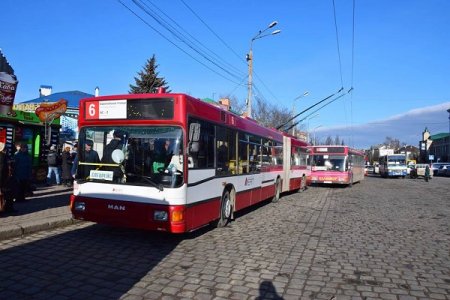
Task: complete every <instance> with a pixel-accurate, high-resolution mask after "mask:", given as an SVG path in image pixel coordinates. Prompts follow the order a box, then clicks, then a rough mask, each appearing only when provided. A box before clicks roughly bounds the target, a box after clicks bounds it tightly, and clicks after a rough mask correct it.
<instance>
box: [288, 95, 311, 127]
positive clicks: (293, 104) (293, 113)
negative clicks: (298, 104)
mask: <svg viewBox="0 0 450 300" xmlns="http://www.w3.org/2000/svg"><path fill="white" fill-rule="evenodd" d="M308 95H309V92H308V91H306V92H304V93H303V94H301V95H300V96H298V97H296V98H294V100H292V118H293V117H294V116H295V100H298V99H300V98H303V97H306V96H308ZM292 123H293V124H294V120H292ZM295 127H296V126H295V125H294V126H293V127H292V135H293V136H295Z"/></svg>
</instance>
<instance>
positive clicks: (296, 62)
mask: <svg viewBox="0 0 450 300" xmlns="http://www.w3.org/2000/svg"><path fill="white" fill-rule="evenodd" d="M121 1H122V2H123V3H124V4H125V5H126V6H128V7H129V8H130V9H132V10H134V11H135V12H136V13H137V14H138V15H140V16H141V17H142V18H143V19H144V20H145V21H146V22H147V23H148V25H150V26H152V27H154V28H155V29H157V30H158V31H159V32H160V33H161V34H162V35H164V36H165V37H166V38H168V39H169V40H170V41H172V42H173V43H175V44H177V45H178V46H179V47H181V48H182V49H183V50H184V51H186V52H188V53H189V55H191V56H193V57H195V59H197V60H199V61H200V62H201V63H199V62H198V61H196V60H194V59H193V58H192V57H190V56H189V55H187V54H185V53H184V52H182V51H181V50H180V49H178V48H177V47H175V46H174V45H173V44H172V43H171V42H169V41H167V40H166V39H165V38H163V37H161V35H160V34H159V33H157V32H155V31H154V30H153V29H151V28H150V27H149V26H148V25H147V24H145V23H144V22H142V21H141V20H140V19H138V18H137V17H136V16H135V15H133V14H132V13H131V12H130V11H129V10H128V9H127V8H125V7H124V6H123V5H122V4H121V3H120V2H119V1H114V0H98V1H92V0H78V1H56V0H42V1H28V0H3V1H2V22H1V23H2V25H3V30H2V35H1V37H0V48H1V49H2V51H3V53H4V55H5V56H6V57H7V59H8V61H9V62H10V64H11V65H12V67H13V68H14V70H15V73H16V75H17V77H18V79H19V81H20V82H19V86H18V90H17V96H16V102H21V101H26V100H30V99H33V98H36V97H37V96H38V89H39V86H40V85H42V84H43V85H51V86H53V92H63V91H69V90H80V91H83V92H88V93H93V92H94V88H95V87H96V86H99V87H100V93H101V94H102V95H105V94H118V93H126V92H127V91H128V89H129V84H130V83H134V76H136V73H137V72H138V71H140V70H141V69H142V67H143V66H144V64H145V61H146V60H147V59H148V58H150V57H151V56H152V55H153V54H155V56H156V60H157V63H158V64H159V68H158V71H159V74H160V76H162V77H165V79H166V81H167V82H168V83H169V85H170V88H171V90H172V91H174V92H184V93H189V94H191V95H193V96H195V97H199V98H205V97H209V98H214V99H216V100H217V99H218V97H219V96H226V95H234V96H236V97H237V98H238V99H239V100H241V101H244V100H245V98H246V94H247V88H246V82H247V81H246V80H247V79H246V76H247V65H246V62H245V55H246V54H247V53H248V51H249V46H250V40H251V38H252V37H253V36H254V35H255V34H256V33H257V32H258V30H261V29H264V28H265V27H266V26H267V25H268V24H269V23H270V22H271V21H273V20H277V21H278V22H279V23H278V25H277V26H276V27H274V28H273V29H280V30H281V31H282V32H281V33H280V34H278V35H275V36H268V37H265V38H263V39H259V40H256V41H255V42H254V43H253V52H254V72H255V76H256V78H255V86H256V88H257V90H256V91H255V94H256V96H259V97H263V98H264V99H266V100H267V101H268V102H270V103H276V104H277V105H279V106H281V107H285V108H288V109H292V104H293V99H294V98H296V97H297V96H299V95H301V94H303V92H304V91H309V96H307V97H304V98H301V99H300V100H298V101H296V111H297V112H299V111H300V110H303V109H304V108H306V107H308V106H310V105H312V104H314V103H315V102H317V101H319V100H321V99H323V98H324V97H326V96H328V95H330V94H332V93H334V92H336V91H337V90H338V89H339V88H340V87H341V85H342V84H341V74H342V83H343V86H344V89H345V90H348V89H350V87H351V86H353V87H354V91H353V93H352V95H348V96H345V97H343V98H341V99H339V100H337V101H336V102H334V103H332V104H330V105H329V106H327V107H325V108H324V109H322V110H321V111H320V113H319V116H318V117H315V118H313V119H311V120H310V122H309V123H310V124H309V126H310V128H313V127H317V126H320V125H322V126H321V129H326V128H327V127H329V126H338V125H340V126H349V125H350V124H352V125H354V126H358V125H361V124H365V123H367V122H375V121H377V120H378V121H377V122H379V120H383V119H386V118H389V117H391V116H393V115H398V114H402V113H403V112H406V111H409V110H411V109H418V108H422V107H426V106H431V105H437V104H442V103H444V102H448V101H450V76H449V75H450V74H449V73H450V1H447V0H429V1H425V0H409V1H406V0H405V1H388V0H363V1H362V0H356V1H355V4H356V6H355V8H356V10H355V27H354V32H355V35H354V36H353V34H352V31H353V15H352V12H353V1H351V0H345V1H344V0H335V7H336V21H337V30H338V37H339V49H340V60H341V66H342V73H341V72H340V69H341V68H340V66H339V56H338V50H337V48H338V47H337V41H336V28H335V20H334V14H333V1H332V0H326V1H325V0H302V1H301V0H297V1H293V0H292V1H278V2H273V1H257V0H249V1H235V0H230V1H203V0H202V1H188V0H183V1H185V3H186V4H187V5H188V6H189V7H190V8H191V9H192V10H193V11H194V12H195V14H196V15H197V16H198V17H199V18H200V19H201V20H200V19H199V18H198V17H197V16H196V15H194V14H193V13H192V11H190V10H189V9H188V8H187V7H186V5H185V4H184V3H183V1H180V0H173V1H156V0H153V1H152V2H149V1H140V2H142V3H144V4H145V5H147V7H148V8H151V9H152V11H158V13H159V14H160V16H162V17H163V18H164V19H165V20H167V21H168V22H170V23H171V24H172V25H173V26H180V27H181V28H182V29H179V27H177V28H178V30H185V31H183V33H184V35H185V36H187V35H188V34H190V35H192V36H193V37H195V39H196V41H195V42H194V47H195V48H196V49H202V47H203V46H202V45H204V46H206V47H207V48H208V49H209V50H211V51H212V52H213V53H214V55H217V56H218V57H219V58H220V60H219V58H217V57H216V56H214V58H213V59H212V60H213V61H214V62H215V63H217V64H220V65H224V67H223V69H225V70H226V72H225V71H224V70H223V69H219V68H217V67H216V66H215V65H214V64H211V63H210V62H209V61H207V60H205V59H204V58H203V57H201V56H199V55H198V54H196V53H195V52H193V51H192V50H191V48H189V47H187V46H186V45H185V44H183V43H181V42H179V41H178V40H177V39H176V38H174V37H173V36H172V35H171V34H170V33H168V32H167V31H166V30H165V29H164V28H163V27H161V25H159V24H158V23H157V22H155V21H154V20H153V19H152V18H151V17H150V16H148V15H147V14H145V13H144V12H143V11H142V10H141V9H139V8H138V7H137V6H136V5H135V4H134V3H133V1H131V0H121ZM163 13H164V14H166V15H167V16H169V17H170V18H171V19H168V17H167V16H165V15H164V14H163ZM202 21H203V22H204V23H206V25H207V26H208V27H209V28H211V29H212V30H213V31H214V33H215V34H216V35H217V36H219V37H220V39H221V40H222V41H224V42H225V44H224V43H223V42H222V41H221V40H219V39H218V38H217V36H215V34H213V33H212V32H211V31H210V30H209V29H208V27H207V26H205V24H204V23H203V22H202ZM353 38H354V56H353V57H352V40H353ZM229 48H231V49H232V50H230V49H229ZM209 50H206V51H209ZM352 61H353V65H352ZM202 64H204V65H206V66H208V67H209V68H212V69H213V70H214V71H215V72H214V71H211V70H210V69H209V68H207V67H205V66H204V65H202ZM352 66H353V67H352ZM352 69H353V72H352ZM217 73H219V74H221V75H218V74H217ZM229 73H232V74H233V76H235V77H231V75H230V74H229ZM224 77H227V78H229V79H230V78H231V80H229V79H225V78H224ZM237 78H239V79H237ZM352 78H353V81H352ZM447 121H448V120H443V122H442V124H441V125H439V126H440V127H442V129H440V128H436V130H442V131H444V130H448V122H447ZM374 126H375V125H374ZM393 136H394V137H398V138H400V140H401V139H402V138H401V136H396V134H395V133H393ZM379 142H382V141H379Z"/></svg>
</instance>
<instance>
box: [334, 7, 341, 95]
mask: <svg viewBox="0 0 450 300" xmlns="http://www.w3.org/2000/svg"><path fill="white" fill-rule="evenodd" d="M332 1H333V12H334V28H335V30H336V44H337V52H338V59H339V73H340V77H341V87H344V81H343V80H342V62H341V50H340V47H339V33H338V26H337V20H336V5H335V3H334V0H332Z"/></svg>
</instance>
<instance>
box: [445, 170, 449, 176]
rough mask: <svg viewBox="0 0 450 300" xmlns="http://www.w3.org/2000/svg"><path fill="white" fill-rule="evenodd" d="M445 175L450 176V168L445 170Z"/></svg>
mask: <svg viewBox="0 0 450 300" xmlns="http://www.w3.org/2000/svg"><path fill="white" fill-rule="evenodd" d="M445 176H449V177H450V168H447V170H445Z"/></svg>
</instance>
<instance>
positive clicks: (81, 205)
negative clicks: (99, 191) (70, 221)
mask: <svg viewBox="0 0 450 300" xmlns="http://www.w3.org/2000/svg"><path fill="white" fill-rule="evenodd" d="M73 209H74V210H77V211H85V210H86V203H84V202H78V201H77V202H75V203H74V205H73Z"/></svg>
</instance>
